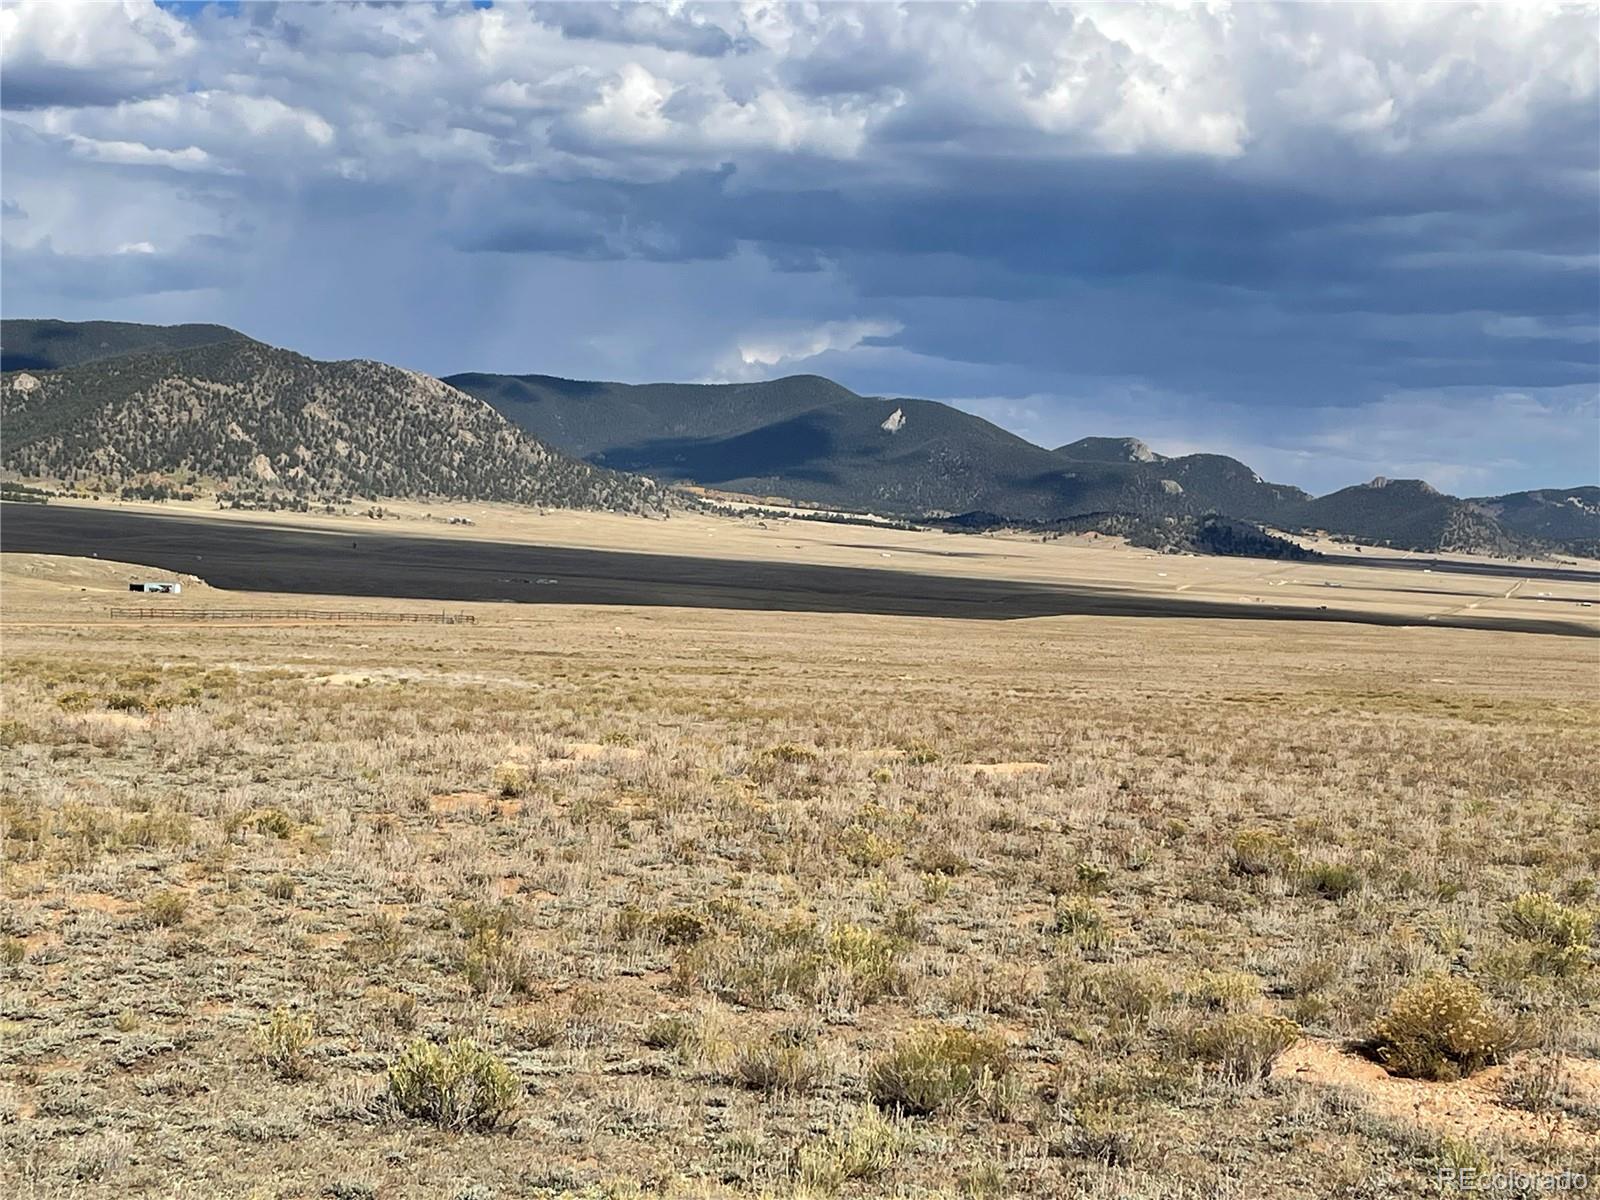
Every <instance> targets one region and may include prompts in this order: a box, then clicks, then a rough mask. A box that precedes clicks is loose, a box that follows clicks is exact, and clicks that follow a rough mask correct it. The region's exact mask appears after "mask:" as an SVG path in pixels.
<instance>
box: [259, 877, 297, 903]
mask: <svg viewBox="0 0 1600 1200" xmlns="http://www.w3.org/2000/svg"><path fill="white" fill-rule="evenodd" d="M265 891H266V893H267V895H268V896H270V897H271V898H272V899H274V900H293V899H294V893H295V882H294V876H293V875H274V876H273V877H272V878H271V879H269V880H267V886H266V888H265Z"/></svg>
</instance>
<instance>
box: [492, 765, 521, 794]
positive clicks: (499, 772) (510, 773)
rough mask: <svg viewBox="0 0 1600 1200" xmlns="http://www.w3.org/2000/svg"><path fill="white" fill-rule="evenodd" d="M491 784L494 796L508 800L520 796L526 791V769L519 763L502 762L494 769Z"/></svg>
mask: <svg viewBox="0 0 1600 1200" xmlns="http://www.w3.org/2000/svg"><path fill="white" fill-rule="evenodd" d="M491 782H492V783H493V784H494V790H495V794H496V795H499V796H503V797H504V798H506V799H508V800H509V799H512V798H514V797H516V796H520V795H522V794H523V793H524V792H526V791H527V790H528V768H527V767H525V766H523V765H522V764H521V763H516V762H503V763H501V764H500V765H499V766H497V767H495V769H494V774H493V775H492V776H491Z"/></svg>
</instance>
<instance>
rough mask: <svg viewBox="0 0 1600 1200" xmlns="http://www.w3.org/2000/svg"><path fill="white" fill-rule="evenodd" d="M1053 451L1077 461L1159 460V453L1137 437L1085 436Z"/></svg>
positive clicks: (1145, 461)
mask: <svg viewBox="0 0 1600 1200" xmlns="http://www.w3.org/2000/svg"><path fill="white" fill-rule="evenodd" d="M1055 452H1056V453H1057V454H1058V455H1060V456H1061V457H1062V458H1070V459H1074V460H1075V461H1078V462H1138V463H1149V462H1160V461H1161V455H1159V454H1157V453H1156V452H1155V451H1153V450H1151V449H1150V447H1149V446H1146V445H1145V444H1144V443H1143V442H1141V441H1140V440H1139V439H1138V438H1110V437H1086V438H1079V439H1078V440H1077V441H1075V442H1068V443H1067V444H1066V445H1065V446H1057V447H1056V450H1055Z"/></svg>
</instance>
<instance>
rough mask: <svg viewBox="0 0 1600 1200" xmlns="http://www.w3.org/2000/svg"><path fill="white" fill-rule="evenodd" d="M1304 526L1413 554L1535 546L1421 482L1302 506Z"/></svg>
mask: <svg viewBox="0 0 1600 1200" xmlns="http://www.w3.org/2000/svg"><path fill="white" fill-rule="evenodd" d="M1295 521H1296V524H1297V525H1298V526H1299V527H1300V528H1306V529H1320V530H1324V531H1326V532H1328V533H1332V534H1336V535H1339V536H1342V537H1346V538H1350V539H1353V540H1356V541H1362V542H1367V543H1370V544H1374V545H1380V546H1383V545H1387V546H1396V547H1399V548H1402V549H1410V550H1461V551H1470V552H1473V553H1479V554H1516V553H1520V552H1525V551H1527V550H1529V549H1532V547H1531V546H1530V545H1529V544H1528V543H1527V542H1526V541H1525V540H1524V539H1522V538H1519V537H1518V536H1517V535H1516V534H1514V533H1511V532H1509V531H1507V530H1506V529H1504V528H1503V527H1501V526H1500V525H1499V524H1498V523H1497V522H1496V521H1495V519H1494V517H1493V515H1492V514H1490V513H1489V512H1487V511H1485V510H1484V509H1482V508H1480V507H1479V506H1478V505H1477V504H1475V503H1473V502H1472V501H1468V500H1460V499H1458V498H1456V497H1455V496H1447V495H1445V494H1444V493H1442V492H1440V491H1437V490H1435V489H1434V488H1433V487H1431V486H1429V485H1428V484H1426V483H1424V482H1423V481H1422V480H1420V479H1384V478H1381V477H1380V478H1377V479H1374V480H1372V482H1370V483H1362V484H1357V485H1356V486H1355V487H1347V488H1341V489H1340V490H1339V491H1337V492H1331V493H1329V494H1328V495H1326V496H1319V497H1318V498H1316V499H1315V500H1311V501H1308V502H1307V503H1306V504H1305V505H1304V506H1302V508H1301V510H1300V512H1299V513H1298V514H1297V515H1296V518H1295Z"/></svg>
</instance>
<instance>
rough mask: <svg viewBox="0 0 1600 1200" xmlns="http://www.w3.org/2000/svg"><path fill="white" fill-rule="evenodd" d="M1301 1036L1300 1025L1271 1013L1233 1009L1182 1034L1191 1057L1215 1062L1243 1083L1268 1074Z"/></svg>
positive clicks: (1183, 1046) (1224, 1073) (1180, 1037)
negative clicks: (1273, 1063)
mask: <svg viewBox="0 0 1600 1200" xmlns="http://www.w3.org/2000/svg"><path fill="white" fill-rule="evenodd" d="M1299 1038H1300V1026H1298V1025H1296V1024H1295V1023H1294V1022H1293V1021H1291V1020H1289V1019H1288V1018H1286V1017H1279V1016H1272V1015H1269V1014H1267V1013H1248V1012H1245V1013H1229V1014H1227V1015H1225V1016H1221V1017H1217V1018H1215V1019H1214V1020H1210V1021H1205V1022H1202V1023H1201V1024H1199V1025H1195V1026H1192V1027H1190V1028H1189V1029H1186V1030H1184V1031H1182V1032H1181V1033H1180V1034H1179V1035H1178V1040H1179V1045H1180V1047H1181V1049H1182V1051H1183V1052H1184V1053H1185V1054H1186V1055H1187V1056H1188V1057H1190V1058H1197V1059H1199V1060H1200V1061H1202V1062H1207V1063H1211V1064H1213V1065H1214V1066H1216V1067H1217V1069H1218V1070H1219V1071H1220V1072H1221V1074H1222V1076H1223V1077H1224V1078H1226V1079H1231V1080H1234V1081H1236V1082H1239V1083H1244V1082H1247V1081H1249V1080H1252V1079H1261V1078H1263V1077H1265V1075H1266V1073H1267V1071H1268V1070H1269V1069H1270V1068H1271V1066H1272V1062H1273V1060H1274V1059H1275V1058H1277V1057H1278V1055H1280V1054H1282V1053H1283V1052H1284V1051H1285V1050H1287V1049H1288V1048H1289V1047H1290V1046H1292V1045H1294V1043H1295V1042H1296V1041H1298V1040H1299Z"/></svg>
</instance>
